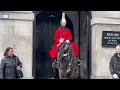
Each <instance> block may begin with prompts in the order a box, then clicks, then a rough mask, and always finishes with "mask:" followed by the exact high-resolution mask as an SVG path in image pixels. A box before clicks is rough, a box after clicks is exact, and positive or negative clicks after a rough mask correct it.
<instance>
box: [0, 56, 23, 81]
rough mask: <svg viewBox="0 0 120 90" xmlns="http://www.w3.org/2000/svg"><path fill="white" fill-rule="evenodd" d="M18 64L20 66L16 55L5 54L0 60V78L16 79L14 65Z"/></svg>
mask: <svg viewBox="0 0 120 90" xmlns="http://www.w3.org/2000/svg"><path fill="white" fill-rule="evenodd" d="M17 65H18V66H20V67H21V68H22V63H21V62H20V60H19V58H18V57H17V56H15V55H14V56H13V57H10V56H5V57H4V58H3V59H2V60H1V66H0V73H1V75H0V78H1V79H18V78H17V74H16V66H17Z"/></svg>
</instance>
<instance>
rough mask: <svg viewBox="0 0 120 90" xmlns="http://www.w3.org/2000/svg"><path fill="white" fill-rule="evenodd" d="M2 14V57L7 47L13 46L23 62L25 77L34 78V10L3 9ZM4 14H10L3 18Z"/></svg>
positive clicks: (0, 38) (0, 47)
mask: <svg viewBox="0 0 120 90" xmlns="http://www.w3.org/2000/svg"><path fill="white" fill-rule="evenodd" d="M0 15H1V17H0V59H1V58H2V57H3V53H4V51H5V49H6V48H7V47H9V46H10V47H13V48H14V53H15V55H17V56H18V57H19V58H20V60H21V62H22V63H23V68H22V71H23V73H24V77H23V78H26V79H29V78H32V34H33V20H34V14H33V12H32V11H4V12H3V11H1V12H0ZM3 15H8V18H3V17H2V16H3Z"/></svg>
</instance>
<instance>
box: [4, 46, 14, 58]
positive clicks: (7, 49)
mask: <svg viewBox="0 0 120 90" xmlns="http://www.w3.org/2000/svg"><path fill="white" fill-rule="evenodd" d="M6 55H7V56H12V55H13V48H12V47H8V48H6V50H5V52H4V56H6Z"/></svg>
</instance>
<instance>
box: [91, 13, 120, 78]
mask: <svg viewBox="0 0 120 90" xmlns="http://www.w3.org/2000/svg"><path fill="white" fill-rule="evenodd" d="M91 25H92V65H91V66H92V75H91V78H92V79H111V74H110V71H109V62H110V59H111V56H112V55H113V54H114V53H115V48H105V47H102V31H120V11H92V21H91Z"/></svg>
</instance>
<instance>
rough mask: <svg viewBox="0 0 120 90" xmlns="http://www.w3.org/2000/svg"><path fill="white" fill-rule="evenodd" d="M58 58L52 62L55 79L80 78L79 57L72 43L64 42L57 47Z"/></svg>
mask: <svg viewBox="0 0 120 90" xmlns="http://www.w3.org/2000/svg"><path fill="white" fill-rule="evenodd" d="M56 49H57V52H58V58H57V59H55V60H54V62H53V63H52V66H53V72H54V76H55V79H78V78H79V75H78V66H79V65H78V64H80V59H78V58H77V57H76V56H75V54H74V51H73V48H72V46H71V45H70V44H68V43H66V42H64V43H63V44H62V46H61V47H60V49H58V48H56Z"/></svg>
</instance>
